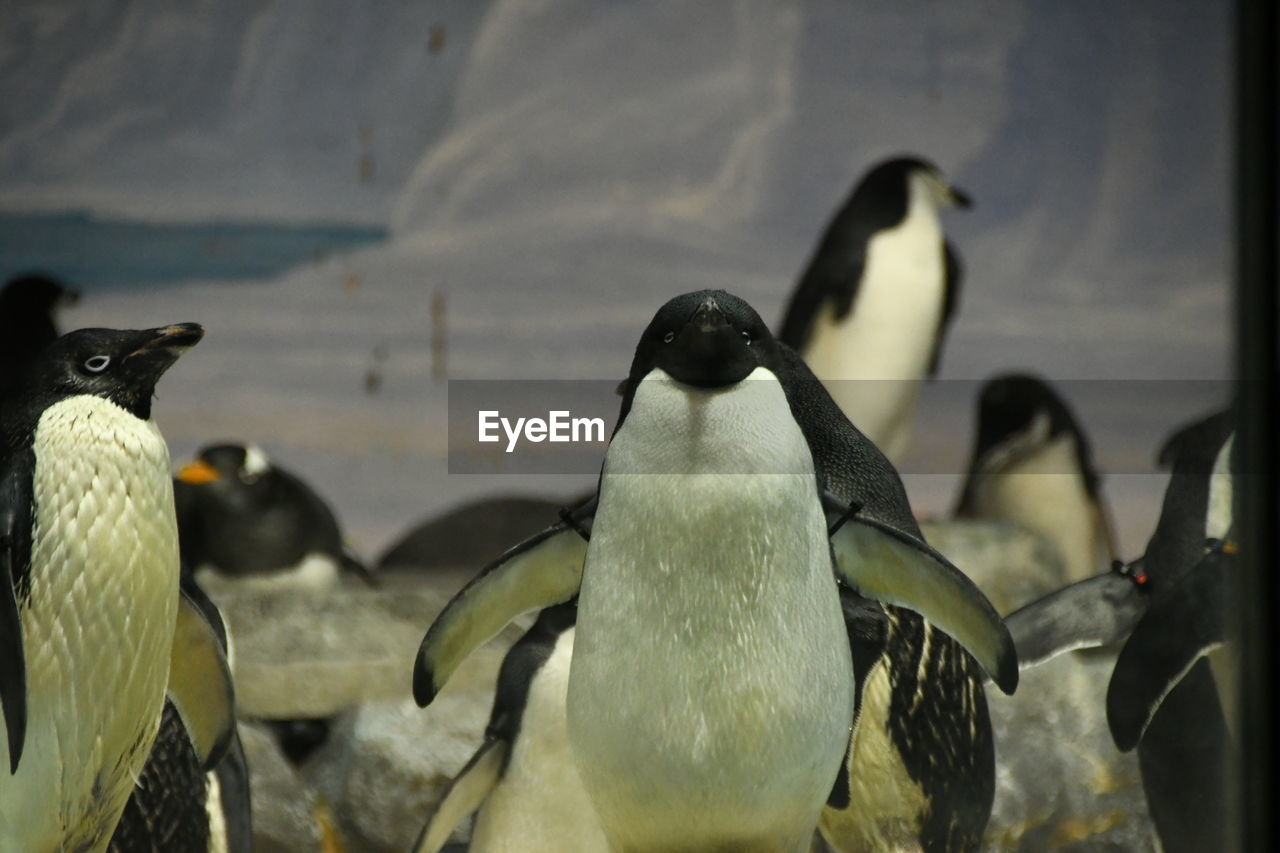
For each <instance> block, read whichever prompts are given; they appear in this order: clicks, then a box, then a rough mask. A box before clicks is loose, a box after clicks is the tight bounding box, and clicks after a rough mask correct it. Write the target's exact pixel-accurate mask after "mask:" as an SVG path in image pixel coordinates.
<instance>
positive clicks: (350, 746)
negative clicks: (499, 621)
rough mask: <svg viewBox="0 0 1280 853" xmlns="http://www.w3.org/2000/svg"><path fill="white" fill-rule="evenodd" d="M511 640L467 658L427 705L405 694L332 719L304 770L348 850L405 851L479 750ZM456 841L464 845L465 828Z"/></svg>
mask: <svg viewBox="0 0 1280 853" xmlns="http://www.w3.org/2000/svg"><path fill="white" fill-rule="evenodd" d="M508 644H509V638H508V642H507V643H496V644H493V645H491V646H489V647H486V648H485V649H482V650H481V651H480V652H477V653H476V654H475V655H472V657H471V659H469V660H468V661H467V663H466V664H465V665H464V667H463V668H462V669H460V670H459V671H458V673H457V674H456V675H455V676H454V678H452V679H451V680H450V682H449V684H448V685H447V686H446V687H445V689H444V690H443V691H442V692H441V694H440V695H439V696H438V697H437V698H436V700H435V701H434V702H432V703H431V705H430V706H429V707H428V708H425V709H422V708H419V707H418V706H417V705H416V704H415V703H414V701H413V700H412V699H410V698H408V697H405V698H402V699H399V700H392V701H377V702H370V703H366V704H364V705H361V706H360V707H359V708H356V709H353V710H351V711H349V712H347V713H345V714H343V715H342V716H340V717H339V718H338V719H337V721H336V722H335V725H334V728H333V731H332V732H331V733H330V736H329V740H328V741H327V742H326V743H325V745H324V746H323V747H321V748H320V749H319V750H318V751H317V752H316V754H315V755H313V756H312V757H311V758H310V759H308V761H307V763H306V764H305V766H304V768H303V774H304V776H305V777H306V779H307V780H308V781H309V782H310V783H311V784H312V785H313V786H314V787H315V789H316V790H317V791H318V792H319V793H320V795H321V796H322V797H323V799H324V800H325V802H327V803H328V804H329V807H330V809H331V810H332V813H333V815H334V818H335V819H336V821H337V825H338V828H339V830H340V833H341V835H342V838H343V842H344V844H346V845H347V849H352V850H361V851H369V853H382V851H387V853H391V851H395V853H403V851H404V850H407V849H409V847H410V845H411V844H412V843H413V841H414V840H415V839H416V838H417V836H418V833H419V831H420V830H421V829H422V826H423V824H424V823H425V821H426V819H427V818H428V817H429V816H430V815H431V814H432V812H433V811H434V809H435V806H436V804H437V803H438V802H439V801H440V799H441V798H442V797H443V796H444V793H445V792H446V791H447V790H448V787H449V783H450V782H451V780H452V779H453V776H454V775H455V774H457V772H458V771H459V770H461V769H462V767H463V765H464V764H466V762H467V761H468V760H469V759H470V758H471V755H472V753H474V752H475V750H476V748H477V747H478V746H479V745H480V741H481V739H482V737H483V734H484V727H485V723H486V721H487V720H488V716H489V709H490V706H491V704H492V702H493V683H494V679H495V678H496V676H497V668H498V665H499V663H500V662H501V659H502V655H503V654H504V653H505V645H508ZM460 829H461V830H462V831H461V832H460V833H459V834H457V835H456V837H455V840H461V841H465V840H466V831H467V829H468V827H466V826H463V827H461V828H460Z"/></svg>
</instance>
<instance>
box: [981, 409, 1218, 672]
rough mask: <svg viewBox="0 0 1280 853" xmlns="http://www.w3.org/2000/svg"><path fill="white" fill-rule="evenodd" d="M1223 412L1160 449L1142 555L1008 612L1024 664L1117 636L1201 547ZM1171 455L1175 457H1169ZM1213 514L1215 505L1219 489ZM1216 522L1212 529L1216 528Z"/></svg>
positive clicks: (1098, 645)
mask: <svg viewBox="0 0 1280 853" xmlns="http://www.w3.org/2000/svg"><path fill="white" fill-rule="evenodd" d="M1233 423H1234V421H1233V418H1232V415H1231V413H1230V412H1229V411H1226V412H1221V413H1217V414H1214V415H1212V416H1210V417H1207V418H1204V419H1202V420H1200V421H1197V422H1196V423H1194V424H1192V425H1190V426H1187V427H1184V428H1183V429H1180V430H1178V431H1177V432H1176V433H1175V434H1174V435H1173V436H1172V437H1171V438H1170V439H1169V440H1167V441H1166V442H1165V443H1164V445H1163V447H1162V449H1161V451H1160V453H1159V459H1161V460H1163V461H1162V463H1161V464H1164V465H1172V466H1173V472H1172V474H1171V476H1170V478H1169V484H1168V486H1167V487H1166V489H1165V494H1164V500H1163V504H1162V506H1161V510H1160V517H1159V519H1158V520H1157V522H1156V528H1155V531H1154V532H1153V533H1152V535H1151V538H1150V540H1149V541H1148V543H1147V547H1146V550H1145V552H1144V553H1143V555H1142V556H1140V557H1138V558H1137V559H1136V560H1132V561H1130V562H1128V563H1123V562H1120V561H1119V560H1117V561H1115V562H1114V563H1113V564H1112V567H1111V569H1110V570H1109V571H1106V572H1103V573H1101V574H1098V575H1095V576H1094V577H1091V578H1087V579H1085V580H1083V581H1077V582H1076V583H1073V584H1070V585H1068V586H1066V587H1064V588H1063V589H1060V590H1058V591H1056V592H1053V593H1050V594H1049V595H1046V596H1044V597H1043V598H1041V599H1039V600H1037V601H1034V602H1032V603H1030V604H1027V605H1025V606H1024V607H1021V608H1019V609H1018V610H1017V611H1015V612H1013V613H1011V614H1009V615H1008V617H1006V619H1005V622H1006V624H1007V625H1008V628H1009V632H1010V634H1011V635H1012V636H1013V640H1014V645H1015V646H1016V647H1017V650H1018V664H1019V666H1020V667H1022V668H1027V667H1031V666H1037V665H1039V664H1040V663H1043V662H1044V661H1046V660H1049V659H1050V658H1052V657H1055V656H1056V655H1059V654H1062V653H1064V652H1067V651H1075V650H1079V649H1091V648H1102V647H1106V646H1113V645H1116V646H1118V644H1120V643H1123V642H1124V641H1125V640H1126V639H1127V638H1128V637H1129V635H1130V633H1131V632H1132V631H1133V629H1134V626H1136V625H1137V623H1138V621H1139V620H1140V619H1141V618H1142V617H1143V615H1144V614H1145V613H1146V612H1147V609H1148V607H1149V606H1150V605H1151V602H1152V601H1153V599H1154V598H1156V597H1157V595H1158V594H1159V593H1162V592H1163V591H1165V590H1167V589H1168V588H1169V587H1172V586H1174V585H1176V584H1177V582H1178V580H1179V579H1180V578H1181V577H1182V575H1183V574H1184V573H1185V572H1186V571H1187V570H1188V569H1189V568H1190V567H1192V566H1194V565H1196V563H1198V562H1199V560H1200V559H1201V558H1202V557H1203V556H1204V555H1205V553H1206V542H1207V541H1208V537H1207V536H1206V530H1208V529H1210V524H1209V522H1208V516H1207V513H1208V507H1209V504H1210V483H1211V480H1212V478H1211V476H1210V475H1211V472H1212V471H1213V466H1214V464H1215V463H1216V462H1217V460H1218V456H1219V451H1220V450H1221V449H1222V447H1223V445H1224V444H1225V443H1226V441H1227V439H1228V437H1229V436H1230V434H1231V432H1232V429H1233V426H1232V425H1233ZM1175 460H1176V464H1175ZM1218 503H1219V509H1218V511H1217V512H1218V513H1219V514H1221V513H1222V512H1223V510H1222V508H1221V491H1219V500H1218ZM1221 526H1222V525H1221V523H1220V522H1219V523H1218V524H1217V525H1216V526H1214V529H1217V528H1220V527H1221Z"/></svg>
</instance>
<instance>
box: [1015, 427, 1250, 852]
mask: <svg viewBox="0 0 1280 853" xmlns="http://www.w3.org/2000/svg"><path fill="white" fill-rule="evenodd" d="M1233 424H1234V420H1233V417H1232V414H1231V412H1230V411H1226V412H1222V413H1218V414H1215V415H1213V416H1210V417H1208V418H1204V419H1202V420H1200V421H1198V422H1196V423H1194V424H1192V425H1191V426H1189V427H1186V428H1183V429H1181V430H1179V431H1178V432H1177V433H1176V434H1175V435H1174V437H1173V438H1172V439H1170V441H1168V442H1166V444H1165V446H1164V448H1163V449H1162V450H1161V452H1160V459H1161V461H1162V464H1168V465H1171V466H1172V472H1171V475H1170V478H1169V484H1168V486H1167V488H1166V490H1165V495H1164V502H1163V505H1162V507H1161V511H1160V517H1159V520H1158V521H1157V523H1156V528H1155V531H1154V532H1153V533H1152V536H1151V539H1150V541H1149V542H1148V544H1147V548H1146V551H1145V553H1144V554H1143V555H1142V557H1140V558H1139V559H1138V560H1135V561H1133V562H1132V563H1130V564H1128V565H1125V566H1118V567H1116V568H1115V569H1113V570H1112V571H1110V572H1106V573H1104V574H1101V575H1098V576H1096V577H1094V578H1091V579H1088V580H1085V581H1081V582H1078V583H1076V584H1073V585H1071V586H1069V587H1067V588H1066V589H1064V590H1061V591H1059V592H1058V593H1054V594H1052V595H1050V596H1046V597H1045V598H1044V599H1041V600H1040V601H1038V602H1035V603H1033V604H1030V605H1027V606H1026V607H1024V608H1022V609H1020V610H1019V611H1017V612H1015V613H1013V614H1011V615H1010V616H1009V617H1008V620H1007V623H1008V626H1009V630H1010V633H1011V634H1012V635H1013V637H1014V642H1015V644H1016V646H1017V649H1018V655H1019V660H1020V661H1028V662H1030V663H1031V664H1034V663H1035V662H1037V661H1039V660H1046V659H1048V658H1049V657H1052V656H1053V655H1054V654H1056V653H1059V652H1060V651H1064V650H1068V649H1076V648H1092V647H1100V646H1116V645H1118V646H1119V647H1120V650H1119V653H1118V655H1117V659H1116V666H1115V668H1114V670H1113V672H1112V676H1111V680H1110V682H1109V684H1108V689H1107V699H1106V708H1105V709H1104V711H1105V713H1106V716H1107V721H1108V726H1109V727H1110V729H1111V733H1112V737H1113V738H1114V740H1115V742H1116V745H1117V748H1119V749H1121V750H1122V751H1129V750H1131V749H1134V748H1135V747H1136V749H1137V753H1138V766H1139V770H1140V773H1141V776H1142V784H1143V789H1144V792H1145V793H1146V797H1147V805H1148V810H1149V812H1150V814H1151V818H1152V822H1153V826H1154V829H1155V832H1156V835H1157V836H1158V838H1159V841H1160V844H1161V848H1162V849H1163V850H1165V851H1166V853H1183V852H1184V851H1185V853H1190V851H1195V850H1222V849H1226V848H1227V846H1228V842H1229V839H1230V837H1231V830H1230V826H1229V823H1228V820H1229V815H1230V812H1231V809H1230V805H1231V802H1232V792H1231V786H1230V784H1228V783H1229V782H1230V778H1231V777H1230V773H1229V772H1228V768H1229V767H1230V766H1231V762H1232V761H1233V756H1234V749H1235V744H1234V742H1233V740H1232V737H1231V734H1230V720H1231V719H1232V712H1231V710H1230V708H1229V707H1228V708H1227V709H1226V710H1224V696H1223V695H1222V693H1225V698H1226V699H1227V700H1229V699H1230V697H1232V696H1233V695H1234V688H1233V687H1231V686H1230V685H1228V687H1227V689H1226V690H1225V691H1222V692H1220V689H1219V686H1218V681H1217V678H1216V676H1218V675H1219V674H1223V675H1227V676H1230V675H1231V674H1232V667H1231V666H1230V665H1227V666H1214V665H1213V660H1212V655H1210V656H1209V657H1206V653H1209V652H1211V651H1213V650H1214V649H1221V647H1222V646H1223V645H1224V643H1225V642H1226V640H1227V638H1228V636H1229V635H1228V633H1227V631H1226V628H1225V626H1226V625H1227V624H1229V620H1228V618H1227V617H1226V615H1225V613H1224V612H1223V609H1224V603H1225V602H1226V601H1228V600H1229V591H1230V583H1231V580H1232V569H1231V565H1232V562H1233V559H1232V557H1233V555H1232V551H1233V546H1232V545H1231V538H1230V533H1231V529H1232V526H1231V524H1232V522H1231V519H1232V512H1231V507H1232V496H1233V487H1232V485H1231V482H1232V478H1231V476H1230V470H1231V469H1230V448H1231V446H1232V445H1233V442H1232V441H1231V440H1230V437H1231V434H1232V430H1233ZM1228 645H1229V644H1228Z"/></svg>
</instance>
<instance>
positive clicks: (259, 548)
mask: <svg viewBox="0 0 1280 853" xmlns="http://www.w3.org/2000/svg"><path fill="white" fill-rule="evenodd" d="M174 489H175V494H176V498H177V504H178V530H179V533H180V534H181V537H180V538H181V541H182V562H183V566H184V567H185V569H186V570H187V571H191V572H194V574H195V576H196V580H197V582H199V583H200V584H201V586H203V587H204V588H205V589H206V590H208V589H211V588H212V589H217V588H219V587H222V586H225V585H226V584H228V583H234V584H235V585H236V586H237V587H238V588H245V587H252V588H256V589H262V590H272V589H305V590H313V591H323V590H327V589H330V588H332V587H333V586H334V585H335V584H336V583H337V582H338V579H339V574H340V572H342V571H350V572H353V573H355V574H356V575H358V576H360V577H361V578H362V579H363V580H365V581H368V580H369V579H370V575H369V572H368V570H367V569H366V568H365V567H364V564H363V563H361V562H360V560H359V558H358V557H356V556H355V555H354V554H353V553H352V552H351V551H350V550H349V549H348V548H347V547H346V546H345V545H344V544H343V541H342V533H341V531H340V530H339V528H338V522H337V519H336V518H335V517H334V514H333V511H332V510H331V509H330V508H329V506H328V504H326V503H325V501H324V500H323V499H322V498H321V497H320V496H319V495H318V494H316V493H315V491H314V490H312V489H311V487H309V486H308V485H307V484H306V483H304V482H303V481H302V480H301V479H299V478H298V477H297V476H295V475H294V474H292V473H290V472H289V471H287V470H285V469H284V468H281V467H280V466H278V465H275V464H273V463H272V462H271V460H270V459H268V458H267V455H266V453H264V452H263V451H262V448H260V447H258V446H257V445H254V444H247V445H246V444H215V445H209V446H207V447H205V448H203V449H201V450H200V451H199V453H197V454H196V458H195V459H194V460H193V461H192V462H189V463H188V464H186V465H184V466H183V467H182V468H181V469H180V470H179V471H178V475H177V482H175V484H174Z"/></svg>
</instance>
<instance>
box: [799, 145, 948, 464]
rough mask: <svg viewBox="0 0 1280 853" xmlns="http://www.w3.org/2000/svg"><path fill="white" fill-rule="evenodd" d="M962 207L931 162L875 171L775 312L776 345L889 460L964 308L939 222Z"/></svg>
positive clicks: (900, 452)
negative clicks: (802, 365)
mask: <svg viewBox="0 0 1280 853" xmlns="http://www.w3.org/2000/svg"><path fill="white" fill-rule="evenodd" d="M970 205H971V201H970V199H969V196H968V195H967V194H966V193H964V192H963V191H962V190H959V189H957V188H955V187H952V186H950V185H949V184H948V183H947V181H946V179H945V178H944V177H943V175H942V172H941V171H939V169H938V167H937V166H935V165H933V164H932V163H929V162H927V161H925V160H922V159H920V158H917V157H909V156H906V157H894V158H892V159H889V160H886V161H884V162H882V163H879V164H878V165H876V166H875V167H873V168H872V169H871V170H870V171H868V172H867V173H866V174H865V175H864V176H863V177H862V179H861V180H860V181H859V182H858V184H857V186H856V187H855V188H854V190H853V193H852V194H851V195H850V196H849V199H848V201H846V202H845V203H844V206H843V207H841V208H840V210H839V211H837V212H836V214H835V216H834V217H832V219H831V221H830V223H828V225H827V229H826V231H825V232H824V234H823V236H822V241H821V242H820V243H819V244H818V248H817V250H816V251H815V252H814V254H813V257H812V258H811V259H810V261H809V265H808V267H806V269H805V271H804V273H803V274H802V275H801V276H800V281H799V283H797V284H796V286H795V289H794V291H793V292H792V294H791V299H790V301H789V303H788V305H787V308H786V312H785V314H784V315H783V319H782V325H781V327H780V331H779V333H778V339H779V340H780V341H782V342H783V343H784V344H786V345H787V346H789V347H791V348H792V349H794V350H795V351H796V352H798V353H800V355H801V356H803V357H804V360H805V362H806V363H807V364H808V365H809V367H810V368H811V369H812V370H813V372H814V373H816V374H817V375H818V378H819V379H821V380H822V381H823V383H824V384H825V385H826V387H827V390H828V391H829V392H830V393H831V396H832V397H834V398H835V400H836V402H837V403H838V404H839V405H840V408H841V409H842V410H844V413H845V414H846V415H847V416H848V417H849V419H850V420H852V421H853V423H854V425H855V426H857V428H858V429H859V430H860V431H861V432H862V433H863V434H864V435H865V436H866V437H867V438H869V439H871V441H872V442H874V443H875V445H876V446H877V447H879V448H880V449H881V450H882V451H883V452H884V454H885V455H886V456H888V457H889V459H890V460H891V461H893V462H895V463H898V462H901V461H902V459H903V457H904V456H905V455H906V451H907V447H908V443H909V441H910V437H911V428H912V422H913V419H914V416H915V406H916V398H917V395H918V392H919V383H920V381H921V380H923V379H925V378H926V377H932V376H934V375H936V373H937V371H938V364H939V362H940V360H941V354H942V344H943V341H944V339H945V337H946V332H947V327H948V325H949V324H950V323H951V321H952V319H953V318H954V317H955V313H956V309H957V308H958V306H959V303H960V284H961V280H962V278H963V270H962V267H961V264H960V260H959V257H958V255H957V254H956V251H955V248H954V247H953V246H952V245H951V244H950V243H949V242H948V241H947V240H946V238H945V236H944V234H943V229H942V223H941V221H940V220H939V218H938V214H939V211H941V210H943V209H946V208H950V207H961V208H967V207H969V206H970Z"/></svg>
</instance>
